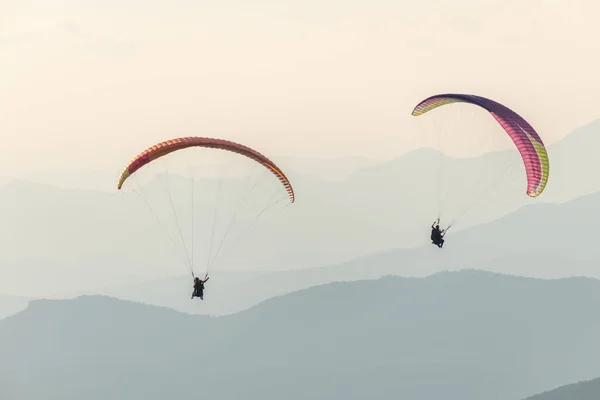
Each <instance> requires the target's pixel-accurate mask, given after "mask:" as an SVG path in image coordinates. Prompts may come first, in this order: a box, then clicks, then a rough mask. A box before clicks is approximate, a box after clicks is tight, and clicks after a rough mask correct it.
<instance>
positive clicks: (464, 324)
mask: <svg viewBox="0 0 600 400" xmlns="http://www.w3.org/2000/svg"><path fill="white" fill-rule="evenodd" d="M599 307H600V282H598V281H595V280H591V279H563V280H555V281H550V280H549V281H545V280H536V279H530V278H518V277H510V276H503V275H495V274H491V273H485V272H477V271H463V272H453V273H440V274H437V275H434V276H431V277H429V278H425V279H423V278H411V279H408V278H399V277H388V278H382V279H379V280H376V281H359V282H351V283H337V284H329V285H324V286H319V287H314V288H311V289H307V290H303V291H300V292H295V293H292V294H288V295H285V296H282V297H278V298H274V299H271V300H268V301H266V302H264V303H261V304H259V305H257V306H256V307H253V308H251V309H249V310H247V311H244V312H241V313H239V314H235V315H232V316H227V317H218V318H211V317H205V316H191V315H185V314H179V313H177V312H174V311H172V310H168V309H164V308H157V307H152V306H145V305H140V304H136V303H131V302H124V301H120V300H116V299H112V298H107V297H81V298H77V299H75V300H45V301H34V302H32V303H30V306H29V308H28V309H27V310H25V311H23V312H21V313H19V314H17V315H15V316H11V317H8V318H6V319H5V320H2V321H0V354H2V357H1V358H0V379H1V380H2V381H1V382H0V398H2V399H31V400H35V399H44V400H51V399H57V400H58V399H60V400H71V399H73V400H75V399H77V400H79V399H81V398H85V399H87V400H95V399H98V400H99V399H107V398H110V399H115V400H119V399H123V400H125V399H127V400H137V399H143V400H154V399H157V400H158V399H161V400H162V399H165V398H173V399H177V398H190V397H191V398H195V397H201V398H210V399H213V400H220V399H224V400H225V399H226V400H228V399H240V398H244V399H261V400H270V399H277V400H279V399H282V398H285V399H291V400H294V399H303V400H304V399H307V398H310V399H338V398H343V399H367V398H368V399H390V398H407V399H413V400H434V399H435V400H438V399H441V398H444V399H461V400H481V399H498V400H504V399H506V400H515V399H523V398H525V397H526V396H530V395H532V394H535V393H540V392H542V391H543V390H547V389H548V388H551V387H557V386H560V385H563V384H566V383H570V382H575V381H579V380H585V379H591V378H593V377H597V376H600V348H599V347H598V346H597V339H598V337H600V318H598V314H597V310H598V308H599Z"/></svg>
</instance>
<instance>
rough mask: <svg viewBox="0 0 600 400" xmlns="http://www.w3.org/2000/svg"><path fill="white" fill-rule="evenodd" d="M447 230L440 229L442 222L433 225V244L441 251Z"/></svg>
mask: <svg viewBox="0 0 600 400" xmlns="http://www.w3.org/2000/svg"><path fill="white" fill-rule="evenodd" d="M445 232H446V230H443V229H440V220H439V219H438V220H436V221H433V224H431V244H435V245H436V246H437V247H439V248H440V249H441V248H443V247H444V234H445Z"/></svg>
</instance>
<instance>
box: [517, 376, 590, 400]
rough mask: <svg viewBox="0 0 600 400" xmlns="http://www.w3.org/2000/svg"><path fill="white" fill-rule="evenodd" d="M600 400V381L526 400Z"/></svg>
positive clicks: (581, 383) (575, 384)
mask: <svg viewBox="0 0 600 400" xmlns="http://www.w3.org/2000/svg"><path fill="white" fill-rule="evenodd" d="M598 399H600V379H594V380H591V381H586V382H578V383H573V384H571V385H566V386H562V387H559V388H558V389H554V390H551V391H549V392H544V393H541V394H537V395H535V396H531V397H528V398H527V399H525V400H598Z"/></svg>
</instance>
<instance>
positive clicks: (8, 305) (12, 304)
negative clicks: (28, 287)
mask: <svg viewBox="0 0 600 400" xmlns="http://www.w3.org/2000/svg"><path fill="white" fill-rule="evenodd" d="M30 300H31V299H28V298H25V297H18V296H3V295H0V319H2V318H4V317H7V316H9V315H13V314H16V313H18V312H20V311H23V310H24V309H25V308H27V304H29V301H30Z"/></svg>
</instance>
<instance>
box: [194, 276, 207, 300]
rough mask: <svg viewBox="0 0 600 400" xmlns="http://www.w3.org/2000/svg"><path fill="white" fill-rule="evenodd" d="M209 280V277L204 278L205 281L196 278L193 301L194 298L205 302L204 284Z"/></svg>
mask: <svg viewBox="0 0 600 400" xmlns="http://www.w3.org/2000/svg"><path fill="white" fill-rule="evenodd" d="M208 279H209V277H208V275H207V276H205V277H204V280H202V279H200V278H198V277H195V278H194V292H193V293H192V299H193V298H194V297H200V300H204V284H205V283H206V281H208Z"/></svg>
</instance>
